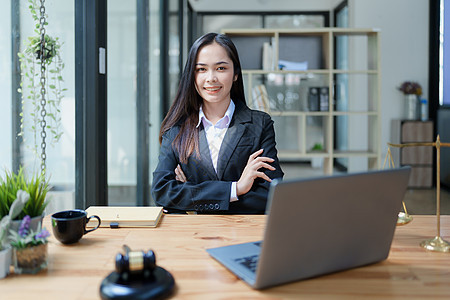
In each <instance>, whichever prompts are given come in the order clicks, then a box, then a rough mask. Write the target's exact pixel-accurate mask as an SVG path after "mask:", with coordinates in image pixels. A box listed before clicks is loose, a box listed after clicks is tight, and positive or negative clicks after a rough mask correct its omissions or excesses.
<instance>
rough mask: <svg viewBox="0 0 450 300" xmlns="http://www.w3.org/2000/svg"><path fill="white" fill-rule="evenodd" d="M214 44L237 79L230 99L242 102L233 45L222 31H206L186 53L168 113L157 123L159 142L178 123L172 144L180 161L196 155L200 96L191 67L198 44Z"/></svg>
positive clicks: (193, 67) (195, 58)
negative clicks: (177, 129) (231, 63)
mask: <svg viewBox="0 0 450 300" xmlns="http://www.w3.org/2000/svg"><path fill="white" fill-rule="evenodd" d="M213 43H217V44H219V45H220V46H222V47H223V48H224V49H225V51H226V52H227V54H228V57H229V58H230V59H231V61H232V62H233V70H234V76H236V75H237V79H236V80H235V81H233V85H232V86H231V91H230V97H231V99H233V101H234V102H236V101H241V102H242V103H244V105H245V95H244V81H243V80H242V69H241V63H240V61H239V55H238V52H237V50H236V46H235V45H234V44H233V42H232V41H231V39H230V38H229V37H228V36H226V35H223V34H218V33H207V34H205V35H203V36H201V37H200V38H198V39H197V40H196V41H195V42H194V44H193V45H192V47H191V49H190V51H189V56H188V59H187V61H186V66H185V67H184V71H183V74H182V75H181V79H180V84H179V86H178V91H177V94H176V96H175V100H174V102H173V104H172V105H171V107H170V109H169V112H168V113H167V115H166V117H165V118H164V120H163V122H162V124H161V130H160V132H159V142H160V143H161V142H162V136H163V134H164V133H165V132H166V131H167V130H169V129H170V128H172V127H173V126H175V125H179V126H180V131H179V133H178V135H177V136H176V137H175V139H174V141H173V146H174V147H175V149H176V150H177V151H178V153H179V157H180V161H181V162H183V163H186V162H187V160H188V158H189V156H191V155H192V153H193V152H194V150H195V151H196V153H197V154H198V153H199V151H198V129H197V128H196V126H197V123H198V113H199V111H200V106H201V105H202V103H203V99H202V98H201V97H200V95H199V94H198V92H197V90H196V88H195V70H196V63H197V56H198V52H199V51H200V50H201V49H202V47H204V46H206V45H211V44H213Z"/></svg>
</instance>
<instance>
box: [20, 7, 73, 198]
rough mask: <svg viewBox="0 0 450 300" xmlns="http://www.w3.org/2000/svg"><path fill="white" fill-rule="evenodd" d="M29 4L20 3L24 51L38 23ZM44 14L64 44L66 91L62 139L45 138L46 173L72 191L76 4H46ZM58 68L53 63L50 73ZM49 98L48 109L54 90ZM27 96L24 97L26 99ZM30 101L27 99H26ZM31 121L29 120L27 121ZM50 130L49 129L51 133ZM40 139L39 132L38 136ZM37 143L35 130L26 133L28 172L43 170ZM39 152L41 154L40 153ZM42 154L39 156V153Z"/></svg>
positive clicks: (57, 184)
mask: <svg viewBox="0 0 450 300" xmlns="http://www.w3.org/2000/svg"><path fill="white" fill-rule="evenodd" d="M28 6H29V3H28V2H25V1H21V16H20V26H21V32H20V35H21V49H24V47H25V41H27V40H28V37H33V36H36V33H35V32H34V30H35V21H34V20H33V19H32V16H31V13H30V11H29V8H28ZM45 12H46V14H47V22H48V25H47V26H46V33H47V34H48V35H49V36H51V37H53V38H56V37H57V38H59V42H60V44H61V48H60V53H61V59H62V61H63V63H64V68H63V69H62V74H61V75H62V78H63V81H62V83H61V88H65V89H67V91H64V92H62V95H63V97H62V99H61V103H60V110H61V112H60V117H61V128H60V130H61V132H62V136H61V138H60V140H59V142H57V143H54V144H53V145H52V144H51V142H50V140H51V133H50V132H48V133H47V139H46V143H47V146H46V153H47V161H46V162H47V173H48V175H49V178H50V183H51V185H52V186H54V187H55V188H56V189H60V188H61V187H63V188H65V189H69V190H73V188H74V182H75V71H74V70H75V54H74V49H75V23H74V22H75V4H74V1H72V0H70V1H52V2H46V3H45ZM54 68H55V65H54V64H52V65H50V67H49V70H52V69H54ZM52 74H54V73H51V74H50V73H49V75H48V77H47V83H48V84H51V83H52V80H54V79H52V77H54V75H52ZM46 89H47V90H48V91H49V95H48V96H47V98H46V101H47V108H48V107H49V102H50V101H54V100H56V99H57V98H56V96H55V95H54V93H53V91H52V89H51V88H50V87H49V86H47V87H46ZM24 95H26V96H27V95H30V90H29V89H28V90H27V88H26V87H25V89H24ZM26 96H25V97H26ZM26 99H27V98H26ZM31 107H32V105H31V103H26V105H25V113H24V114H25V117H27V116H28V117H29V115H28V114H29V112H30V110H31ZM49 115H50V111H49V112H47V123H50V122H51V120H50V119H49ZM29 119H30V118H28V120H27V121H30V120H29ZM48 131H50V130H48ZM38 136H40V133H38ZM35 143H37V144H38V148H40V140H37V141H36V142H35V141H34V138H33V137H32V130H30V129H27V130H25V141H24V145H23V147H22V158H23V165H24V166H25V168H26V170H28V171H29V172H35V171H36V170H38V169H39V167H40V160H39V158H38V157H37V156H36V154H35V153H33V151H32V150H31V149H32V148H33V146H34V145H35ZM39 153H40V152H39ZM39 155H40V154H39Z"/></svg>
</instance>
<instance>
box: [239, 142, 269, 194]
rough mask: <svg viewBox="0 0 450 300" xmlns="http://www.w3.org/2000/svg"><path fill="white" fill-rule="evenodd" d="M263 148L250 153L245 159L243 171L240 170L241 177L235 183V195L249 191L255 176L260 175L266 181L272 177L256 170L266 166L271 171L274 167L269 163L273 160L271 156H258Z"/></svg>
mask: <svg viewBox="0 0 450 300" xmlns="http://www.w3.org/2000/svg"><path fill="white" fill-rule="evenodd" d="M263 151H264V149H260V150H258V151H256V152H255V153H253V154H252V155H250V157H249V158H248V161H247V165H246V166H245V169H244V172H242V175H241V178H239V181H238V182H237V183H236V194H237V196H240V195H243V194H245V193H247V192H248V191H250V189H251V188H252V185H253V182H254V181H255V179H256V178H258V177H260V178H262V179H264V180H267V181H268V182H271V181H272V179H270V178H269V176H267V175H266V174H265V173H264V172H260V171H258V170H259V169H261V168H266V169H269V170H271V171H274V170H275V168H274V167H272V166H271V165H269V164H268V163H271V162H273V161H274V159H273V158H270V157H264V156H259V155H261V153H263Z"/></svg>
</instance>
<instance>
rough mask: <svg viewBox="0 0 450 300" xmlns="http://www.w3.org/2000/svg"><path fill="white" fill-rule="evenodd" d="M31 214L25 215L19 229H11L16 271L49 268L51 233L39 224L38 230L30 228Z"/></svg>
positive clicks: (36, 270)
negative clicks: (49, 239) (48, 251)
mask: <svg viewBox="0 0 450 300" xmlns="http://www.w3.org/2000/svg"><path fill="white" fill-rule="evenodd" d="M30 222H31V218H30V216H28V215H27V216H25V217H23V219H22V221H21V223H20V227H19V229H18V230H17V231H16V230H10V231H9V232H10V240H11V247H12V249H13V261H14V273H16V274H21V273H31V274H34V273H37V272H39V271H40V270H42V269H45V268H47V244H48V241H47V238H48V237H49V236H50V233H49V232H48V231H47V230H46V229H45V228H42V227H41V224H42V223H40V224H39V227H38V230H37V231H34V230H33V229H31V228H30Z"/></svg>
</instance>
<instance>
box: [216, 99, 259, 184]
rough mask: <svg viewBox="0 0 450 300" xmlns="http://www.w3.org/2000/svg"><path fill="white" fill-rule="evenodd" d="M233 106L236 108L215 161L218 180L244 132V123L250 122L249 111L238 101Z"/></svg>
mask: <svg viewBox="0 0 450 300" xmlns="http://www.w3.org/2000/svg"><path fill="white" fill-rule="evenodd" d="M235 105H236V108H235V111H234V114H233V118H232V120H231V123H230V126H229V127H228V130H227V132H226V134H225V137H224V139H223V141H222V145H221V146H220V150H219V158H218V161H217V177H218V178H219V180H221V179H222V176H223V174H224V172H225V169H226V166H227V165H228V162H229V160H230V158H231V155H232V154H233V153H234V150H235V148H236V146H237V144H238V143H239V140H240V139H241V137H242V135H243V134H244V132H245V125H244V123H246V122H250V121H251V115H250V110H249V109H248V108H247V107H246V106H245V105H243V103H241V102H240V101H237V102H236V104H235Z"/></svg>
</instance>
